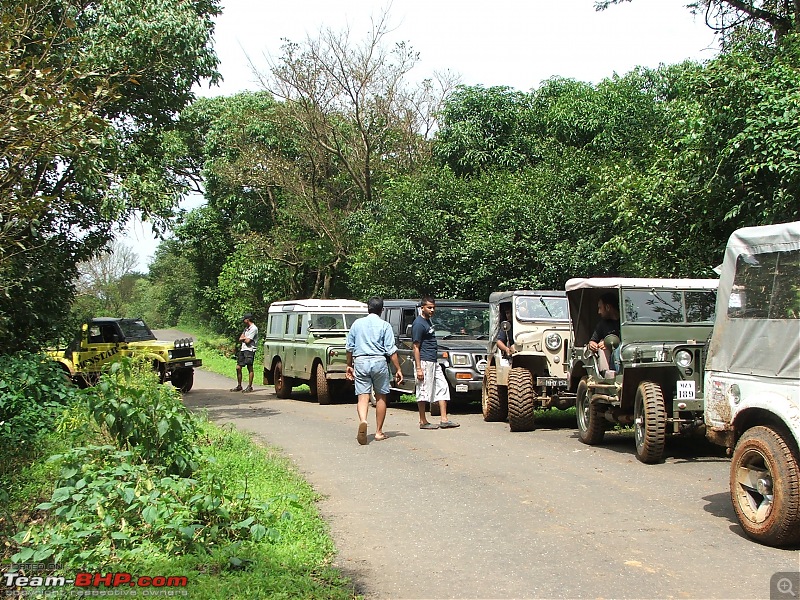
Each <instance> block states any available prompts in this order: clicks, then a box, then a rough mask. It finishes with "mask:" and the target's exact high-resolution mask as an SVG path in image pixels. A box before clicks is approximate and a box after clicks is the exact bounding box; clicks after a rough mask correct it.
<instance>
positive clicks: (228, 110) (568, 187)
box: [173, 32, 800, 324]
mask: <svg viewBox="0 0 800 600" xmlns="http://www.w3.org/2000/svg"><path fill="white" fill-rule="evenodd" d="M739 38H740V39H739V40H738V41H736V43H734V41H730V42H729V44H728V46H727V47H726V50H725V52H723V53H721V54H720V55H719V56H718V57H717V58H715V59H714V60H711V61H709V62H707V63H705V64H698V63H693V62H687V63H684V64H678V65H665V66H661V67H659V68H657V69H644V68H640V69H635V70H633V71H631V72H630V73H627V74H624V75H615V76H614V77H611V78H608V79H605V80H602V81H600V82H599V83H597V84H590V83H585V82H580V81H575V80H572V79H567V78H561V77H553V78H551V79H549V80H547V81H544V82H543V83H542V84H541V85H540V86H539V87H538V88H537V89H534V90H531V91H530V92H519V91H515V90H511V89H509V88H504V87H496V88H483V87H481V86H475V87H458V88H457V89H455V90H454V91H453V92H452V93H450V94H449V96H448V97H447V99H446V101H445V102H444V104H443V106H442V108H441V111H440V112H439V113H438V114H439V128H438V131H437V132H436V134H435V136H433V137H432V138H431V140H430V141H429V142H426V141H425V140H424V139H422V138H420V140H419V143H428V144H429V145H430V153H429V156H430V158H429V160H424V161H422V160H418V161H415V162H414V163H413V164H407V165H406V166H405V168H403V169H398V168H394V169H393V170H392V172H391V173H390V174H389V173H387V176H386V177H384V178H382V179H380V180H378V179H376V180H375V181H374V189H373V191H372V193H371V196H370V198H369V199H366V198H364V199H363V200H362V201H361V202H358V203H354V204H350V205H340V207H339V211H338V212H337V214H336V216H335V218H333V217H330V218H327V219H326V220H325V222H326V223H328V224H330V226H331V227H333V226H335V227H336V228H337V232H338V233H337V234H336V236H334V237H335V239H336V240H340V241H339V242H337V243H341V244H342V246H341V248H346V251H345V252H344V253H342V252H341V250H340V251H337V252H338V254H337V256H339V257H340V258H339V259H337V260H340V261H341V264H340V265H338V266H337V268H336V270H335V271H330V270H326V269H325V268H323V267H322V265H323V263H325V262H326V261H328V264H330V261H331V260H332V259H333V256H334V254H332V253H331V252H333V250H332V246H330V243H331V242H332V241H333V240H334V237H326V235H324V234H322V233H319V232H317V233H315V230H314V226H313V224H312V223H313V221H314V219H315V218H316V217H315V215H314V212H313V210H310V207H309V205H303V206H301V205H298V204H297V203H296V197H295V194H296V190H295V188H294V187H293V186H289V185H281V184H280V182H278V180H277V179H276V176H275V173H272V174H270V170H274V169H276V168H277V164H276V163H275V162H274V159H275V156H276V151H277V149H279V153H280V155H281V156H283V157H284V158H286V157H291V156H293V154H292V153H293V152H295V151H296V150H297V149H298V148H299V146H298V145H292V143H290V140H293V141H295V142H297V141H298V140H299V139H300V136H301V134H300V133H299V132H298V131H297V130H296V129H292V128H291V127H288V126H287V124H286V115H285V112H284V110H289V105H290V104H291V102H292V101H294V100H293V99H288V100H283V101H281V102H276V101H275V100H273V99H272V98H271V97H270V96H269V94H267V93H266V92H263V93H261V94H258V95H255V96H253V95H249V94H243V95H239V96H234V97H231V98H218V99H215V100H214V101H213V103H214V106H215V107H216V108H215V111H209V110H207V109H206V108H204V107H198V110H197V111H196V112H192V113H191V115H192V118H193V119H195V120H199V121H200V122H205V123H206V124H205V125H204V126H202V127H198V128H196V131H200V132H203V131H207V132H208V134H203V135H205V144H206V149H205V150H204V151H203V153H202V154H201V155H200V156H198V157H197V158H196V160H197V161H198V162H199V163H202V164H203V165H204V173H205V176H206V178H207V179H208V181H209V185H213V186H214V193H213V194H211V195H209V202H208V204H207V205H206V206H204V207H203V208H201V209H198V210H197V211H194V212H193V213H190V214H189V215H188V217H187V219H186V221H185V224H184V225H183V226H182V227H181V228H180V229H179V230H178V236H177V240H176V242H175V244H176V246H177V247H182V248H183V249H184V250H185V251H186V252H187V256H190V257H192V259H191V260H192V263H193V265H194V266H195V273H196V274H197V277H198V279H197V281H198V284H199V289H200V290H201V294H199V295H198V296H197V297H196V298H197V303H196V304H195V310H197V311H198V312H199V313H200V314H201V315H203V316H204V318H205V319H209V320H212V321H214V320H216V321H217V322H219V323H226V324H230V323H233V322H235V319H237V318H238V314H239V313H240V312H241V311H242V310H244V309H246V308H251V307H252V308H253V309H254V310H255V311H256V312H257V313H261V314H263V312H264V310H265V307H266V305H267V304H268V303H269V302H270V301H274V300H279V299H285V298H289V297H302V296H320V295H321V296H326V295H331V296H340V297H344V296H348V297H360V298H364V297H366V296H368V295H370V294H372V293H380V294H384V295H386V296H416V295H419V294H421V293H424V292H430V293H433V294H435V295H437V296H440V297H462V298H472V299H485V298H486V297H487V296H488V294H489V293H491V292H492V291H495V290H498V289H504V288H505V289H508V288H556V289H559V288H563V285H564V282H565V281H566V280H567V279H568V278H570V277H575V276H601V275H627V276H660V277H713V276H714V275H713V271H712V268H713V267H714V266H715V265H716V264H718V263H719V262H720V260H721V256H722V254H721V252H722V249H723V247H724V245H725V242H726V240H727V237H728V236H729V234H730V233H731V232H732V231H733V229H736V228H737V227H741V226H745V225H755V224H763V223H773V222H780V221H788V220H794V219H796V218H798V206H799V205H800V202H799V200H798V199H799V198H800V189H798V185H797V183H798V176H800V163H799V162H798V153H797V151H796V150H795V149H796V148H798V147H800V139H798V135H800V134H798V131H800V130H798V128H797V126H796V122H797V118H798V108H797V107H798V102H797V100H798V96H797V94H798V91H797V90H798V89H800V79H799V76H798V73H800V54H799V52H800V44H798V39H797V37H795V36H793V35H784V36H782V37H781V39H780V40H779V41H777V42H776V41H774V40H773V39H771V38H764V37H763V36H762V35H761V34H760V33H758V32H756V33H755V34H753V35H751V36H746V35H744V33H742V32H740V36H739ZM256 100H257V101H256ZM332 111H333V112H332V114H333V115H337V116H338V118H339V119H340V122H341V123H345V124H346V123H349V122H350V121H348V120H347V116H346V115H344V114H342V113H339V112H337V111H336V110H333V109H332ZM215 115H216V116H215ZM329 118H331V117H330V115H329ZM237 122H238V123H240V124H239V125H235V123H237ZM351 126H354V125H353V124H352V123H351ZM215 130H218V131H220V132H222V131H224V132H225V135H224V136H223V135H220V134H219V133H213V132H214V131H215ZM264 131H267V132H269V134H268V136H267V137H266V138H265V139H266V140H268V143H267V144H265V143H263V142H262V141H261V140H262V137H263V136H262V134H261V133H259V132H264ZM281 140H282V141H281ZM298 143H299V142H298ZM200 146H201V144H199V143H195V144H194V147H197V148H199V147H200ZM244 149H247V152H244V151H243V150H244ZM398 151H399V150H398ZM220 157H223V158H224V159H223V160H220ZM270 161H272V162H270ZM301 162H302V161H297V162H296V164H295V166H294V168H303V167H302V166H301ZM335 163H336V161H334V163H332V165H333V164H335ZM340 166H341V165H340ZM309 176H310V175H309ZM314 177H316V178H317V180H318V181H319V183H320V184H322V183H323V182H326V183H325V185H346V184H348V182H349V185H350V187H351V188H352V189H358V184H357V183H356V182H354V181H350V180H349V179H348V177H349V176H348V174H347V172H343V171H342V170H341V169H339V168H328V169H327V170H324V171H315V173H314ZM247 183H249V184H250V185H246V184H247ZM313 187H314V186H311V188H310V189H312V188H313ZM223 190H224V194H222V193H221V192H222V191H223ZM254 194H255V195H256V197H257V199H256V197H254ZM223 198H224V202H223V201H222V199H223ZM265 198H268V199H269V201H268V202H266V201H265V200H264V199H265ZM243 207H247V208H243ZM251 213H257V214H251ZM342 236H344V237H342ZM234 242H235V243H234ZM173 248H174V247H173ZM320 261H321V262H320ZM320 273H325V274H326V277H328V276H329V277H331V278H332V281H331V282H330V283H329V284H326V285H324V286H323V285H320V279H319V275H320Z"/></svg>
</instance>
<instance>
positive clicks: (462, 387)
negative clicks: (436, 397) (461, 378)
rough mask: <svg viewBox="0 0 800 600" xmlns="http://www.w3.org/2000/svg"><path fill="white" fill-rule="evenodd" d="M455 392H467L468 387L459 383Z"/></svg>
mask: <svg viewBox="0 0 800 600" xmlns="http://www.w3.org/2000/svg"><path fill="white" fill-rule="evenodd" d="M456 391H457V392H468V391H469V386H468V385H467V384H466V383H459V384H457V385H456Z"/></svg>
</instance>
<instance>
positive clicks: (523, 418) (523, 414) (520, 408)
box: [508, 367, 536, 431]
mask: <svg viewBox="0 0 800 600" xmlns="http://www.w3.org/2000/svg"><path fill="white" fill-rule="evenodd" d="M535 400H536V392H535V391H534V390H533V373H531V372H530V371H529V370H528V369H526V368H524V367H514V368H513V369H511V373H510V374H509V375H508V425H509V427H510V428H511V431H533V427H534V414H533V409H534V406H535V404H536V402H535Z"/></svg>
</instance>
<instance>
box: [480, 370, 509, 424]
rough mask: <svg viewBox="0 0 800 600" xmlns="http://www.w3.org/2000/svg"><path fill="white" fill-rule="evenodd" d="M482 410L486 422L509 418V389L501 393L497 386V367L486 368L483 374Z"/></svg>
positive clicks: (504, 389)
mask: <svg viewBox="0 0 800 600" xmlns="http://www.w3.org/2000/svg"><path fill="white" fill-rule="evenodd" d="M481 408H482V409H483V420H484V421H505V420H506V417H507V416H508V395H507V389H506V388H503V390H502V391H501V390H500V388H499V387H498V385H497V367H495V366H491V367H486V372H485V373H484V374H483V390H482V391H481Z"/></svg>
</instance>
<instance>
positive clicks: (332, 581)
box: [119, 419, 356, 600]
mask: <svg viewBox="0 0 800 600" xmlns="http://www.w3.org/2000/svg"><path fill="white" fill-rule="evenodd" d="M201 423H202V430H201V431H202V435H201V452H202V454H203V455H204V456H205V457H209V458H211V459H212V460H213V461H214V462H215V464H216V466H217V469H218V470H219V472H220V473H224V474H225V483H226V486H228V489H229V492H230V493H233V494H245V493H246V494H249V495H251V496H252V497H253V498H257V499H260V500H261V501H264V500H267V499H272V500H271V501H272V503H273V504H275V505H276V506H275V508H276V509H277V510H278V511H281V517H280V518H279V519H278V521H277V523H276V524H275V529H276V530H277V531H278V534H279V538H278V539H277V540H275V541H261V542H251V541H240V542H233V543H223V544H219V545H217V546H215V547H210V548H208V549H207V550H208V553H207V554H204V555H197V554H192V555H185V556H179V557H174V556H170V555H168V554H165V553H162V552H153V553H148V554H147V555H140V556H141V558H137V559H133V560H129V561H126V562H124V563H122V564H120V565H119V566H120V569H121V570H122V571H128V572H131V573H133V574H134V575H137V574H138V575H147V576H156V575H163V576H185V577H186V578H187V580H188V587H187V588H186V589H187V591H188V592H189V596H190V597H191V598H198V599H200V600H206V599H208V600H213V599H215V598H223V597H224V598H232V599H237V600H238V599H241V600H246V599H251V598H287V599H289V598H330V599H352V598H354V597H356V596H355V595H354V592H353V589H352V585H351V584H350V583H349V582H348V581H347V580H346V579H344V578H343V577H342V576H341V575H340V574H339V572H338V571H337V570H336V569H334V568H332V567H331V566H330V560H331V558H332V557H333V555H334V546H333V542H332V540H331V538H330V536H329V535H328V531H327V526H326V524H325V523H324V521H323V520H322V518H321V517H320V516H319V513H318V511H317V509H316V506H315V503H316V501H317V500H318V499H319V496H318V494H317V493H316V492H315V491H314V490H313V489H312V488H311V486H310V485H309V484H308V483H307V482H306V481H304V480H303V478H302V477H301V476H300V475H299V474H298V473H297V471H296V470H295V469H294V467H293V466H292V465H291V463H290V462H289V461H288V460H287V459H286V458H284V457H283V456H281V455H280V454H279V453H278V452H277V451H276V450H275V449H273V448H269V447H261V446H258V445H256V444H255V443H253V441H252V440H251V439H250V437H249V436H248V435H246V434H243V433H240V432H237V431H236V430H235V429H233V428H230V427H225V428H220V427H218V426H216V425H214V424H213V423H210V422H209V421H207V420H205V419H204V420H202V421H201ZM286 499H291V502H287V500H286ZM283 505H285V506H283ZM284 509H285V512H283V510H284Z"/></svg>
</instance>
